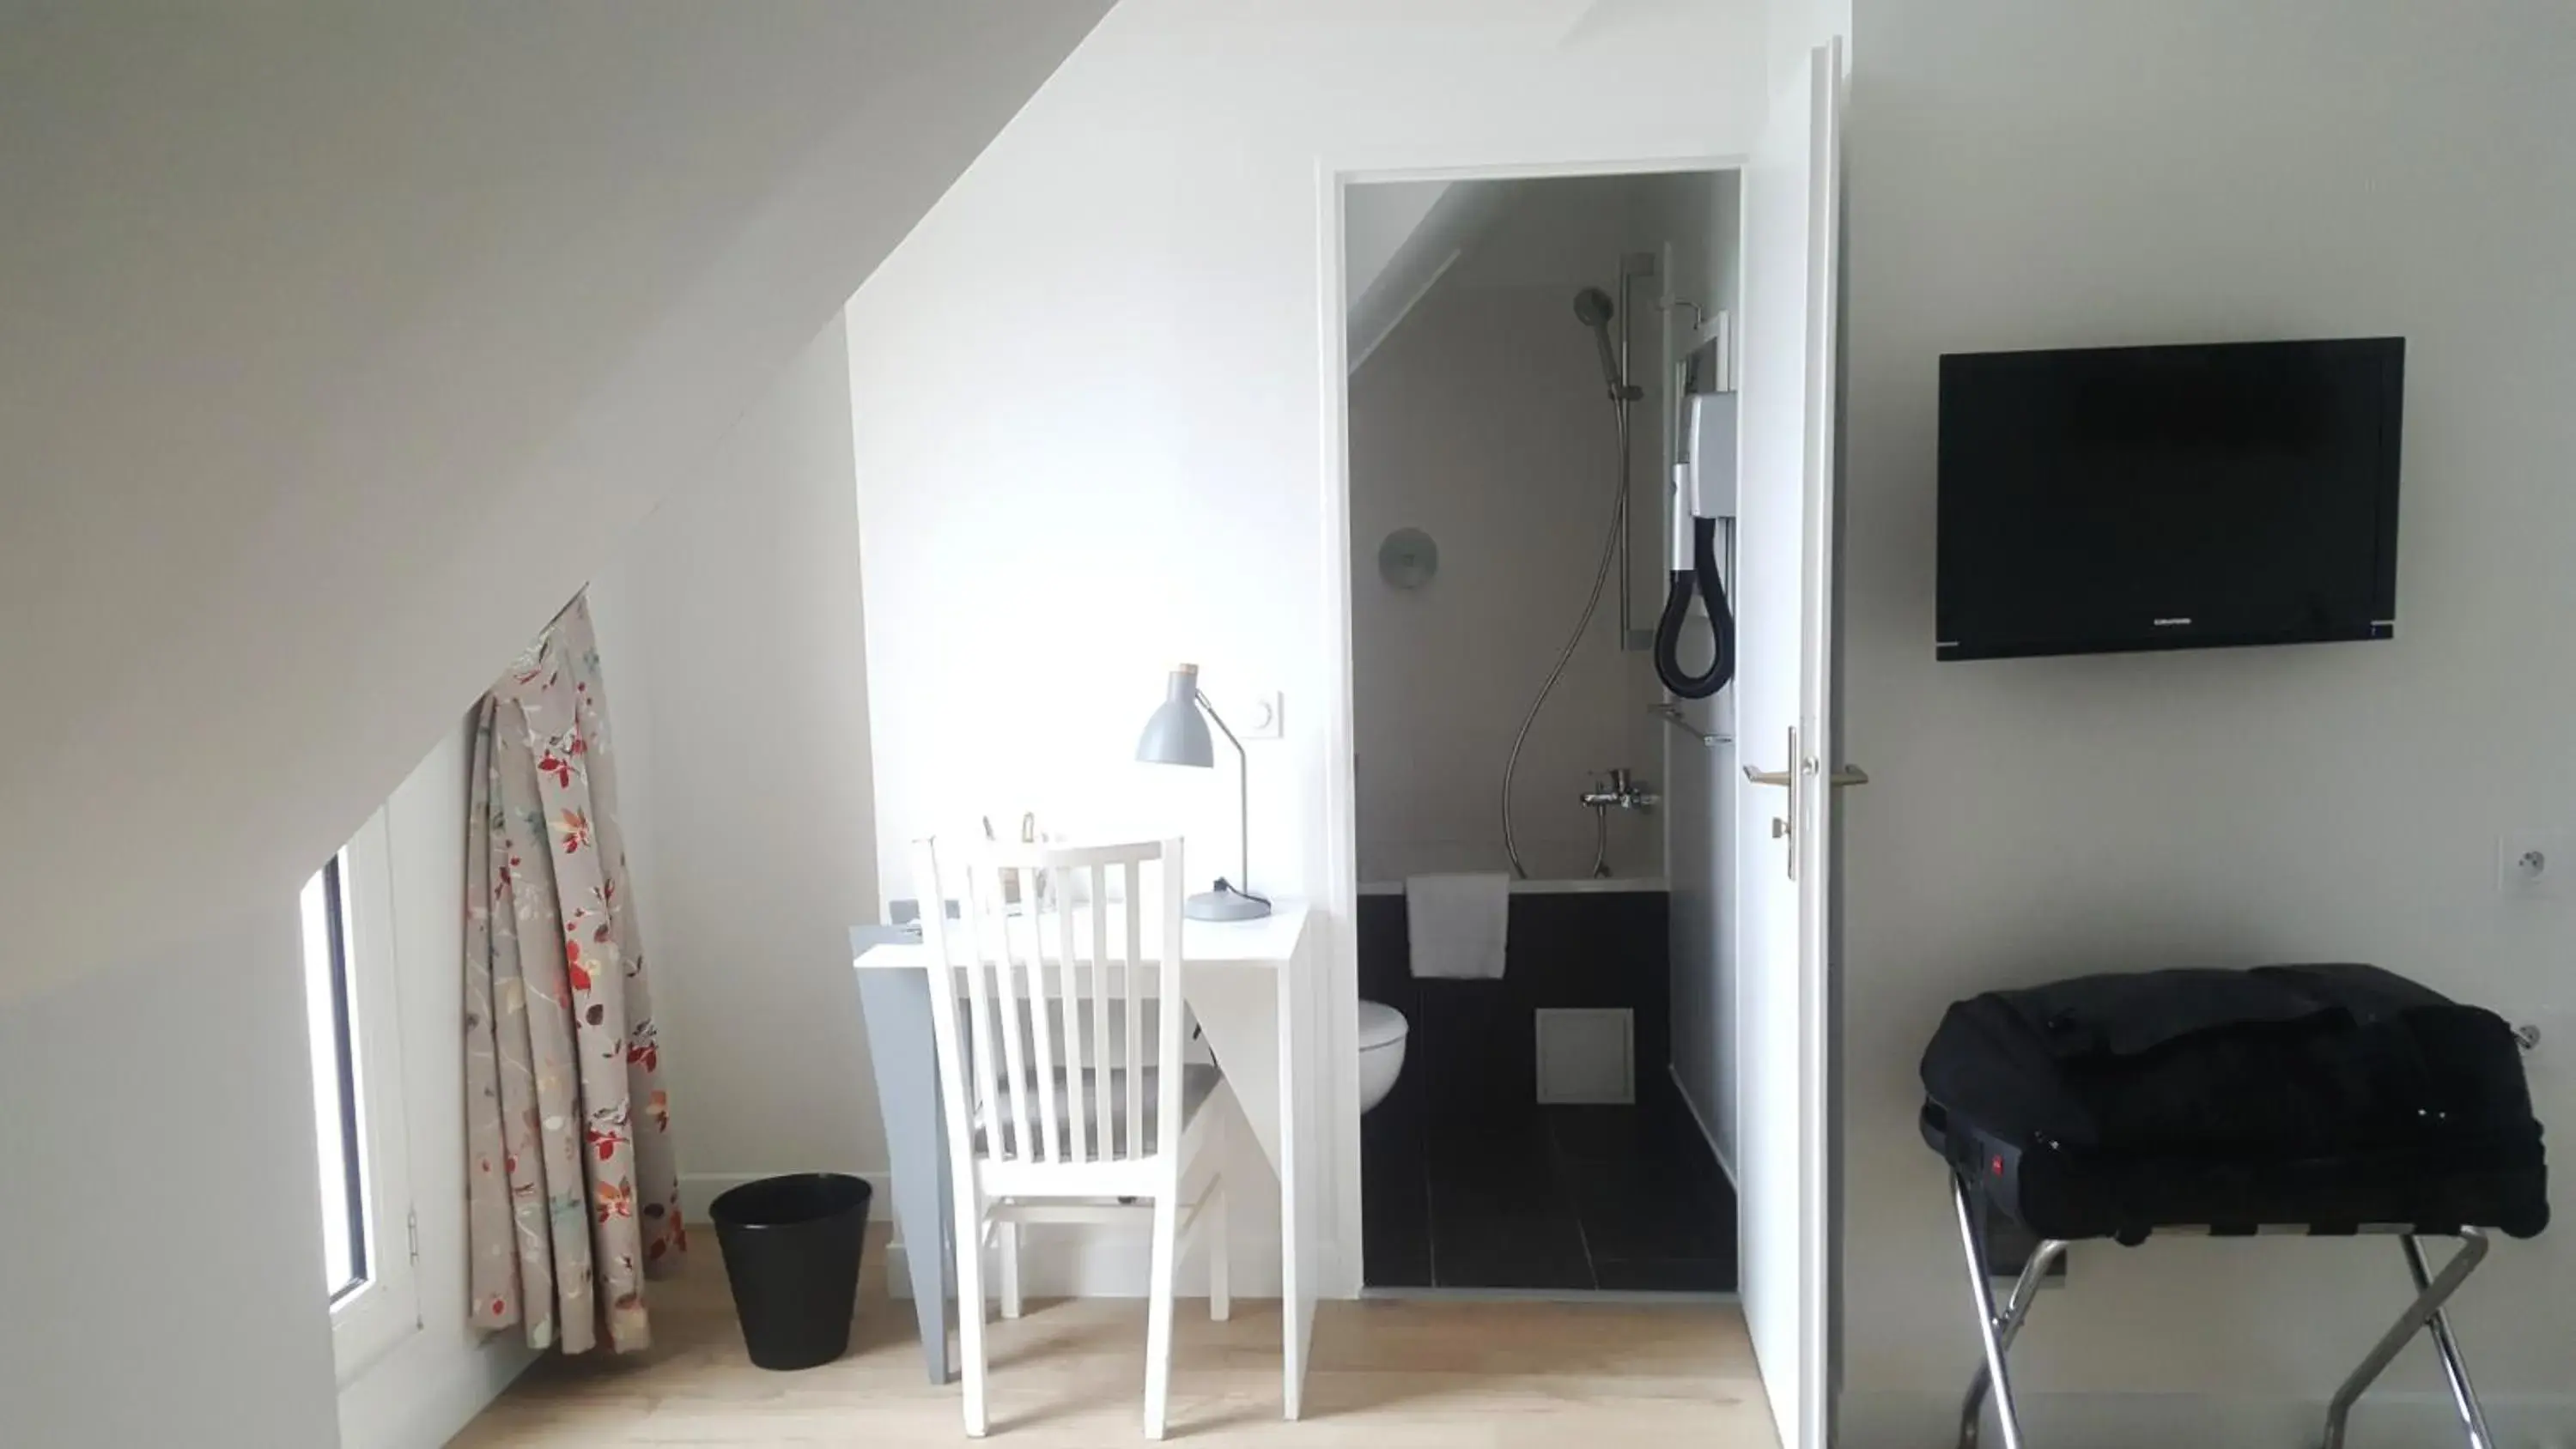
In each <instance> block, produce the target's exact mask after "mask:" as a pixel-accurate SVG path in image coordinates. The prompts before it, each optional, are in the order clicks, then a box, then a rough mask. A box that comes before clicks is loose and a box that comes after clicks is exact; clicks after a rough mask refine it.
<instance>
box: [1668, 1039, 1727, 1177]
mask: <svg viewBox="0 0 2576 1449" xmlns="http://www.w3.org/2000/svg"><path fill="white" fill-rule="evenodd" d="M1664 1074H1665V1075H1666V1076H1669V1077H1671V1078H1672V1079H1673V1091H1674V1092H1675V1093H1676V1094H1678V1095H1679V1096H1680V1097H1681V1099H1682V1108H1683V1110H1685V1111H1687V1112H1689V1113H1690V1119H1691V1122H1692V1124H1693V1125H1695V1126H1697V1127H1698V1128H1699V1135H1700V1140H1701V1141H1703V1142H1706V1143H1707V1144H1708V1151H1709V1155H1710V1156H1712V1157H1714V1158H1716V1159H1717V1170H1718V1171H1720V1172H1723V1173H1725V1174H1726V1185H1727V1186H1729V1187H1732V1188H1734V1189H1735V1191H1736V1193H1737V1195H1738V1196H1741V1195H1742V1194H1743V1192H1744V1180H1743V1179H1742V1178H1739V1177H1737V1176H1736V1175H1735V1162H1734V1160H1733V1159H1731V1158H1729V1157H1728V1156H1727V1155H1726V1149H1725V1148H1723V1147H1720V1146H1718V1145H1717V1134H1716V1133H1714V1132H1711V1131H1710V1130H1708V1118H1706V1117H1704V1116H1702V1115H1700V1110H1699V1103H1698V1101H1696V1100H1695V1099H1693V1098H1692V1096H1691V1094H1690V1088H1689V1087H1687V1086H1685V1085H1683V1083H1682V1073H1681V1068H1679V1067H1676V1066H1674V1065H1673V1064H1672V1063H1670V1062H1666V1063H1665V1064H1664Z"/></svg>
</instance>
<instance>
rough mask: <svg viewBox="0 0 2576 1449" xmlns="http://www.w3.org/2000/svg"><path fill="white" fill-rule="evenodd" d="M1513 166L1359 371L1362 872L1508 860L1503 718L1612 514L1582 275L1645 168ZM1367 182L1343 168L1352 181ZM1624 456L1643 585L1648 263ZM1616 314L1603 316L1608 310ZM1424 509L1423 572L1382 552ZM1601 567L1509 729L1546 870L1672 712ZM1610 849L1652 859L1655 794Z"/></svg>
mask: <svg viewBox="0 0 2576 1449" xmlns="http://www.w3.org/2000/svg"><path fill="white" fill-rule="evenodd" d="M1471 184H1476V185H1503V186H1506V187H1507V189H1508V190H1509V192H1510V195H1509V198H1508V200H1507V201H1506V203H1505V205H1504V209H1503V210H1502V213H1501V215H1500V216H1499V217H1498V218H1497V219H1496V221H1495V223H1494V225H1493V226H1492V228H1491V229H1490V230H1489V231H1488V232H1487V233H1486V234H1485V235H1484V237H1483V238H1482V239H1480V240H1479V241H1477V242H1476V243H1475V244H1474V245H1473V246H1472V247H1471V248H1470V250H1469V251H1468V253H1467V255H1466V257H1465V259H1463V260H1461V261H1460V262H1459V263H1458V264H1457V265H1456V266H1455V267H1453V268H1452V269H1450V271H1449V272H1448V273H1447V275H1445V276H1444V277H1442V278H1441V279H1440V281H1439V282H1438V283H1437V284H1436V285H1434V286H1433V288H1432V289H1431V292H1430V293H1429V295H1427V296H1426V297H1424V298H1423V300H1422V302H1421V303H1420V304H1419V305H1418V306H1416V307H1415V308H1414V309H1413V311H1412V312H1411V313H1410V314H1409V315H1408V316H1407V317H1406V319H1405V321H1404V323H1403V324H1402V325H1401V326H1399V327H1398V328H1397V329H1396V330H1395V331H1394V332H1393V333H1392V334H1391V335H1390V336H1389V337H1388V338H1387V339H1386V341H1385V343H1384V344H1383V345H1382V346H1380V347H1379V348H1378V350H1377V351H1376V352H1375V353H1374V354H1373V355H1371V357H1370V358H1369V360H1368V362H1367V363H1365V364H1363V365H1362V366H1361V367H1360V369H1359V370H1358V371H1357V372H1355V373H1353V374H1352V375H1351V384H1350V398H1351V423H1350V426H1351V431H1350V447H1351V541H1350V551H1351V595H1352V612H1351V637H1352V669H1353V703H1354V724H1355V728H1356V736H1357V741H1358V771H1359V790H1358V802H1357V803H1358V828H1359V869H1360V878H1361V879H1362V880H1393V879H1400V878H1402V877H1404V876H1407V875H1414V874H1420V873H1423V872H1426V871H1441V870H1501V869H1504V868H1505V867H1506V860H1505V857H1504V852H1503V838H1502V823H1501V818H1500V804H1499V799H1498V796H1499V792H1500V789H1501V786H1502V777H1503V766H1504V763H1505V761H1506V760H1507V759H1508V758H1509V756H1510V753H1511V747H1512V738H1513V736H1514V734H1515V733H1517V732H1518V730H1519V728H1520V725H1521V721H1522V720H1523V718H1524V717H1525V716H1526V715H1527V714H1528V711H1529V706H1530V702H1531V699H1532V697H1533V696H1534V695H1535V693H1536V692H1537V690H1538V687H1539V685H1540V683H1541V682H1542V681H1543V680H1545V679H1546V677H1547V673H1548V670H1549V668H1550V667H1551V666H1552V665H1553V664H1554V663H1555V662H1556V658H1557V654H1558V651H1559V650H1561V649H1563V648H1564V647H1565V641H1566V639H1567V637H1568V636H1569V635H1570V634H1571V633H1572V631H1573V629H1574V626H1575V621H1576V618H1577V616H1578V615H1579V613H1580V611H1581V609H1582V606H1583V600H1584V598H1585V596H1586V594H1587V593H1588V592H1589V591H1590V589H1591V588H1592V583H1593V578H1594V574H1595V571H1596V569H1597V568H1598V567H1599V565H1600V561H1601V551H1602V544H1603V541H1604V539H1605V538H1607V537H1608V536H1609V529H1610V501H1611V499H1612V497H1613V496H1614V495H1613V491H1612V490H1613V488H1614V486H1615V484H1614V480H1613V460H1614V458H1615V457H1616V452H1615V448H1614V439H1615V438H1616V436H1617V435H1616V432H1615V428H1614V415H1613V413H1612V410H1611V407H1610V404H1609V403H1608V402H1607V401H1606V400H1605V399H1604V398H1603V395H1602V383H1601V369H1600V364H1599V362H1598V360H1597V358H1596V355H1595V351H1594V345H1593V340H1592V335H1591V333H1590V332H1588V331H1587V330H1585V329H1584V327H1583V326H1582V325H1581V324H1580V323H1578V322H1577V321H1576V320H1575V318H1574V313H1573V300H1574V294H1575V292H1576V291H1577V290H1578V289H1579V288H1583V287H1588V286H1597V287H1599V288H1601V289H1602V290H1603V291H1605V292H1609V293H1611V294H1613V295H1614V296H1615V295H1616V294H1617V291H1618V287H1619V259H1620V256H1621V254H1622V253H1624V252H1628V251H1631V250H1638V249H1649V250H1651V248H1646V247H1645V246H1644V243H1642V242H1641V241H1640V240H1639V238H1638V236H1637V234H1636V225H1635V219H1634V216H1633V210H1634V199H1635V191H1636V189H1637V184H1636V183H1635V182H1633V181H1632V180H1631V179H1630V178H1627V177H1617V176H1613V177H1583V178H1568V179H1558V180H1544V181H1530V182H1520V183H1471ZM1370 189H1371V188H1367V187H1358V188H1354V195H1360V194H1365V193H1366V192H1367V191H1369V190H1370ZM1635 293H1636V298H1637V304H1638V307H1639V309H1640V311H1641V312H1642V313H1643V315H1642V316H1641V317H1640V318H1638V319H1637V320H1636V323H1635V326H1636V333H1635V341H1634V348H1635V355H1636V357H1637V359H1638V365H1637V366H1636V367H1635V368H1634V369H1633V370H1634V371H1636V372H1637V373H1638V376H1639V379H1640V381H1641V382H1645V383H1649V384H1652V385H1653V386H1654V387H1655V392H1654V394H1653V396H1650V397H1649V398H1648V399H1647V400H1646V401H1644V402H1642V403H1640V404H1638V405H1637V406H1636V408H1635V409H1634V412H1635V415H1636V416H1635V423H1634V430H1635V433H1636V436H1635V437H1634V439H1633V440H1632V446H1631V448H1630V454H1631V456H1632V458H1635V459H1638V460H1644V461H1640V462H1637V463H1636V464H1634V465H1633V469H1632V476H1631V478H1630V479H1629V487H1630V491H1631V497H1632V499H1633V500H1634V501H1635V505H1636V514H1637V516H1635V517H1633V518H1632V519H1631V520H1630V528H1629V532H1630V537H1631V538H1632V539H1634V540H1636V550H1637V552H1636V556H1635V557H1634V559H1633V560H1632V561H1631V570H1632V576H1633V577H1634V578H1635V579H1636V580H1637V581H1638V588H1637V590H1636V595H1635V597H1636V598H1637V599H1638V600H1640V601H1641V606H1642V601H1643V600H1644V599H1646V598H1648V597H1651V596H1653V594H1654V592H1655V591H1654V590H1653V588H1652V587H1651V584H1650V582H1649V581H1650V580H1652V579H1660V578H1661V577H1662V575H1663V563H1662V557H1663V551H1662V549H1661V547H1660V546H1659V540H1660V539H1661V537H1662V529H1661V526H1660V524H1659V522H1658V519H1659V516H1660V515H1659V513H1658V512H1657V510H1656V509H1655V508H1654V506H1653V505H1654V503H1655V501H1656V500H1657V499H1659V498H1661V497H1662V496H1663V488H1662V486H1661V472H1662V470H1661V469H1660V468H1659V467H1658V466H1656V465H1655V464H1654V462H1653V461H1652V460H1653V459H1655V458H1658V457H1660V456H1661V447H1660V444H1659V423H1660V419H1661V418H1662V416H1663V412H1662V408H1661V405H1660V398H1661V382H1662V376H1661V371H1660V369H1656V368H1654V367H1653V366H1652V359H1653V358H1654V356H1655V355H1656V353H1657V352H1658V351H1659V350H1660V349H1659V347H1658V339H1659V337H1660V335H1661V331H1660V329H1661V322H1660V319H1659V318H1658V317H1657V316H1656V315H1655V314H1654V313H1653V312H1652V311H1651V310H1650V309H1651V306H1652V303H1653V301H1654V298H1655V296H1656V294H1657V293H1656V285H1655V284H1654V283H1652V282H1645V283H1641V284H1640V285H1639V286H1637V287H1636V288H1635ZM1613 328H1614V331H1613V336H1614V337H1615V336H1616V335H1617V334H1616V330H1615V328H1616V323H1615V322H1614V323H1613ZM1404 527H1415V528H1421V529H1423V530H1424V531H1426V532H1428V533H1429V534H1430V535H1431V537H1432V539H1433V540H1434V542H1435V543H1436V544H1437V545H1438V547H1439V550H1440V562H1439V571H1438V573H1437V575H1436V576H1435V577H1434V578H1433V579H1432V581H1431V582H1430V583H1429V584H1428V585H1426V586H1424V587H1422V588H1420V589H1414V590H1405V589H1398V588H1396V587H1394V586H1392V585H1390V584H1388V583H1387V582H1386V581H1385V580H1384V578H1382V577H1381V576H1380V574H1379V572H1378V563H1377V554H1378V547H1379V544H1380V543H1381V542H1382V541H1383V540H1384V539H1385V537H1386V536H1387V534H1389V533H1390V532H1392V531H1394V530H1395V529H1398V528H1404ZM1618 636H1619V578H1618V575H1617V573H1616V572H1615V565H1614V572H1613V574H1612V576H1611V579H1610V581H1609V584H1608V587H1607V588H1606V589H1605V591H1604V592H1603V594H1602V597H1601V603H1600V607H1599V608H1598V609H1597V610H1596V611H1595V612H1594V614H1593V617H1592V620H1591V623H1590V625H1589V626H1588V627H1587V628H1586V630H1585V632H1584V642H1583V643H1582V645H1581V646H1580V647H1578V648H1577V650H1576V651H1575V655H1574V657H1573V659H1572V660H1571V661H1570V662H1569V664H1568V666H1567V669H1566V672H1565V676H1564V678H1563V679H1562V680H1560V681H1559V683H1558V685H1557V688H1556V690H1555V692H1554V693H1553V694H1552V695H1551V696H1550V697H1549V699H1548V702H1547V706H1546V708H1545V709H1544V710H1543V711H1541V713H1540V714H1539V716H1538V720H1537V722H1536V723H1535V724H1534V725H1533V726H1532V728H1531V731H1530V736H1529V743H1528V746H1527V747H1526V749H1525V750H1524V751H1523V752H1522V756H1521V765H1520V771H1519V775H1518V783H1517V787H1516V789H1515V791H1514V797H1515V799H1516V801H1517V805H1518V808H1517V811H1516V814H1515V818H1514V824H1515V830H1516V832H1517V835H1518V838H1519V841H1520V847H1521V857H1522V860H1523V861H1524V862H1525V863H1526V864H1527V866H1528V867H1529V870H1530V873H1531V874H1532V875H1533V876H1535V877H1537V878H1539V879H1565V878H1569V877H1577V876H1582V875H1585V874H1588V873H1589V872H1590V870H1591V868H1592V859H1593V851H1594V841H1593V817H1592V812H1591V811H1589V810H1587V809H1585V808H1584V807H1583V805H1582V804H1581V803H1580V801H1579V800H1578V798H1577V797H1578V796H1580V795H1581V794H1582V793H1583V791H1585V790H1586V789H1588V788H1590V787H1591V785H1592V783H1593V781H1594V780H1595V779H1597V778H1598V777H1599V776H1600V775H1601V774H1602V773H1603V772H1605V771H1607V770H1610V769H1612V768H1614V767H1621V766H1624V767H1626V768H1629V769H1632V770H1634V771H1636V772H1637V775H1638V777H1639V778H1640V779H1643V780H1646V781H1648V782H1649V783H1651V784H1654V785H1655V786H1657V787H1658V788H1660V787H1661V785H1662V782H1663V774H1664V771H1663V741H1662V739H1661V737H1660V732H1661V730H1662V728H1663V727H1662V726H1661V725H1660V724H1657V723H1656V722H1655V721H1654V720H1653V718H1652V717H1651V716H1649V715H1647V714H1646V706H1647V705H1648V704H1649V703H1651V702H1652V701H1653V700H1654V699H1655V698H1657V697H1658V696H1657V693H1656V685H1655V677H1654V668H1653V664H1652V661H1651V659H1650V658H1649V657H1648V656H1647V655H1645V654H1643V653H1622V652H1621V651H1620V648H1619V637H1618ZM1609 823H1610V857H1609V858H1610V864H1611V868H1612V870H1613V871H1614V873H1616V874H1619V875H1623V876H1632V877H1638V876H1642V877H1653V876H1659V875H1661V874H1662V873H1663V872H1662V867H1663V861H1662V854H1663V850H1662V846H1663V840H1662V836H1663V830H1662V822H1661V821H1660V819H1659V818H1657V817H1655V816H1652V815H1646V814H1639V813H1636V812H1630V811H1614V812H1612V814H1611V818H1610V822H1609Z"/></svg>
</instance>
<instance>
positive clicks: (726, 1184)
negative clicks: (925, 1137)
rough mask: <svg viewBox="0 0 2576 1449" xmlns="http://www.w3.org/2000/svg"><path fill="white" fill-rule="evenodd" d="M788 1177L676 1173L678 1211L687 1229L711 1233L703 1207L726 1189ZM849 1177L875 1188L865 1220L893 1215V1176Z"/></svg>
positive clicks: (859, 1174)
mask: <svg viewBox="0 0 2576 1449" xmlns="http://www.w3.org/2000/svg"><path fill="white" fill-rule="evenodd" d="M834 1170H836V1171H837V1170H838V1169H834ZM789 1175H790V1174H789V1173H786V1172H684V1173H681V1174H680V1211H681V1213H682V1214H683V1215H685V1216H686V1218H687V1219H688V1221H689V1223H690V1225H691V1226H693V1227H701V1228H706V1229H707V1230H708V1231H709V1232H710V1233H712V1232H713V1231H714V1225H713V1224H712V1222H711V1221H710V1220H709V1219H708V1217H707V1206H708V1204H710V1203H713V1202H714V1201H715V1200H716V1198H717V1197H718V1196H719V1195H721V1194H722V1193H724V1192H725V1190H726V1189H728V1188H736V1187H740V1186H742V1185H743V1184H744V1183H746V1182H758V1181H760V1180H761V1179H762V1178H764V1177H786V1176H789ZM851 1175H852V1176H854V1177H864V1178H866V1179H867V1180H868V1185H869V1186H870V1187H872V1188H875V1189H876V1195H875V1196H874V1197H872V1198H870V1199H869V1200H868V1221H870V1222H884V1221H885V1220H887V1219H888V1218H891V1217H893V1216H894V1174H892V1173H890V1172H887V1171H885V1170H884V1169H882V1168H879V1169H877V1170H875V1171H873V1172H871V1171H866V1170H861V1171H858V1172H855V1173H852V1174H851Z"/></svg>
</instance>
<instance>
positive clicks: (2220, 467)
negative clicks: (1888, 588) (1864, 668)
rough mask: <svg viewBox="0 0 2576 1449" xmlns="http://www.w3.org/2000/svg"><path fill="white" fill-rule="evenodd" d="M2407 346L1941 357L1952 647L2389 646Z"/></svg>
mask: <svg viewBox="0 0 2576 1449" xmlns="http://www.w3.org/2000/svg"><path fill="white" fill-rule="evenodd" d="M2405 377H2406V342H2405V339H2403V338H2399V337H2369V338H2352V339H2342V340H2335V341H2323V342H2236V343H2220V344H2211V345H2203V346H2184V347H2097V348H2082V349H2075V350H2067V351H2053V352H1975V353H1955V354H1952V355H1949V356H1945V357H1943V358H1942V359H1941V443H1940V465H1939V466H1940V521H1939V533H1940V539H1939V549H1940V581H1939V590H1938V592H1939V605H1938V612H1939V619H1938V624H1937V629H1938V632H1937V633H1936V634H1935V636H1934V637H1935V639H1936V641H1937V649H1938V653H1939V657H1941V658H1943V659H1999V658H2010V657H2014V656H2020V655H2034V654H2100V653H2111V652H2116V651H2122V650H2138V649H2203V648H2216V647H2221V646H2227V645H2244V644H2305V643H2316V642H2321V641H2327V640H2339V639H2385V638H2388V637H2389V636H2390V635H2391V634H2392V633H2394V632H2395V630H2396V623H2397V457H2398V424H2399V420H2400V417H2401V415H2402V414H2403V412H2404V406H2403V404H2404V396H2405Z"/></svg>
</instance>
